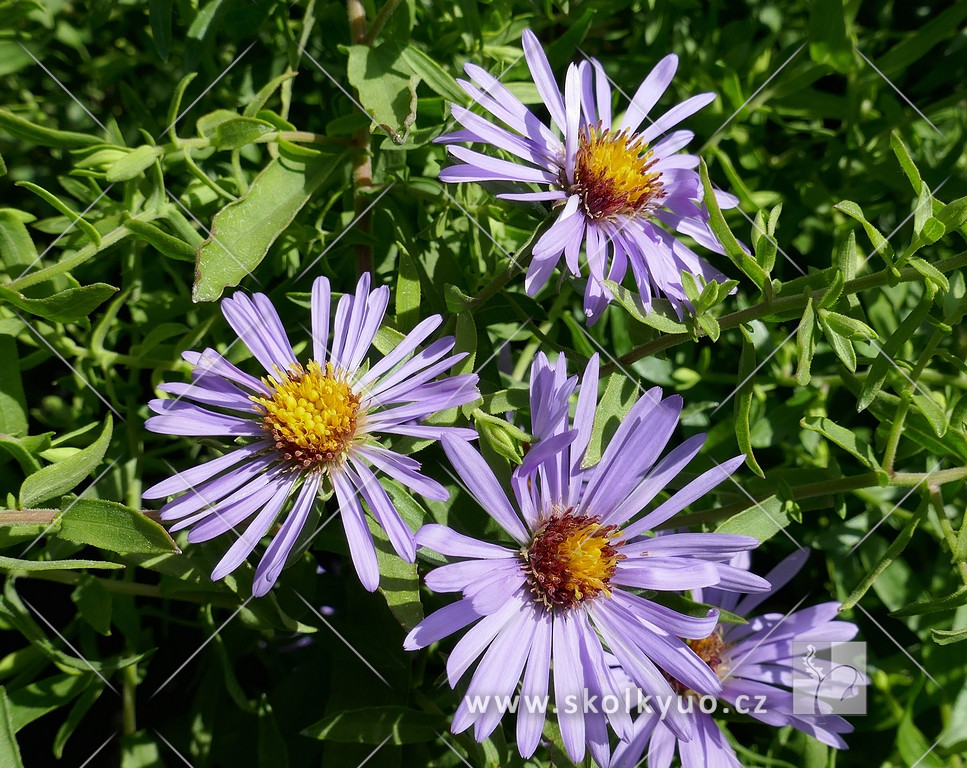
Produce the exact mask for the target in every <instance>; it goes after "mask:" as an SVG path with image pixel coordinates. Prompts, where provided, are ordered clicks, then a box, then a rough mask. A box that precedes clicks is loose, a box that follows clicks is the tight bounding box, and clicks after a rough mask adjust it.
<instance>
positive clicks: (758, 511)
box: [715, 496, 793, 541]
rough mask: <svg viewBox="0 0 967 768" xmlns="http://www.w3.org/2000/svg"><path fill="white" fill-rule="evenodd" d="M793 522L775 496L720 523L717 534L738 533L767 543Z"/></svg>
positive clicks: (785, 508)
mask: <svg viewBox="0 0 967 768" xmlns="http://www.w3.org/2000/svg"><path fill="white" fill-rule="evenodd" d="M792 521H793V520H792V518H791V517H790V516H789V512H788V510H787V507H786V505H785V504H783V503H782V502H781V501H780V500H779V499H777V498H776V497H775V496H770V497H769V498H767V499H763V500H762V501H760V502H758V503H756V504H754V505H753V506H751V507H749V508H748V509H746V510H745V511H743V512H739V513H738V514H735V515H732V517H730V518H729V519H728V520H726V521H725V522H723V523H720V524H719V526H718V528H716V529H715V532H716V533H737V534H740V535H742V536H752V537H753V538H756V539H758V540H759V541H766V540H768V539H771V538H772V537H773V536H775V535H776V534H777V533H779V531H781V530H782V529H783V528H785V527H786V526H787V525H789V523H791V522H792Z"/></svg>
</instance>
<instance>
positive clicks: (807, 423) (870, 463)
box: [799, 416, 886, 475]
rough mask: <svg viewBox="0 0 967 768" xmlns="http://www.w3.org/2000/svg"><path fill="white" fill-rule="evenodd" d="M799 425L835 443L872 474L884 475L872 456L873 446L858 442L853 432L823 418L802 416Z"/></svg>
mask: <svg viewBox="0 0 967 768" xmlns="http://www.w3.org/2000/svg"><path fill="white" fill-rule="evenodd" d="M799 423H800V424H801V425H802V426H803V427H804V428H806V429H808V430H810V431H811V432H818V433H819V434H821V435H822V436H823V437H825V438H826V439H827V440H830V441H832V442H833V443H836V445H838V446H839V447H840V448H843V449H844V450H846V451H848V452H849V453H851V454H852V455H853V456H855V457H856V458H857V459H859V460H860V462H862V463H863V464H864V465H865V466H867V467H868V468H869V469H872V470H873V471H874V472H877V473H878V474H879V473H881V472H882V473H883V474H884V475H885V474H886V473H885V472H883V470H882V469H880V465H879V462H878V461H877V460H876V456H875V455H874V454H873V446H872V445H870V443H869V442H863V441H860V439H859V438H858V437H857V436H856V433H854V432H853V431H851V430H849V429H846V428H845V427H841V426H840V425H839V424H837V423H836V422H835V421H833V420H832V419H827V418H826V417H825V416H804V417H803V419H802V421H800V422H799Z"/></svg>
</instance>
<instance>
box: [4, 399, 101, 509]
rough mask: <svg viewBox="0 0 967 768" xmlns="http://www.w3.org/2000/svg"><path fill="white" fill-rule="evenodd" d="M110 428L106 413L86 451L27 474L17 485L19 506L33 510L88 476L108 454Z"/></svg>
mask: <svg viewBox="0 0 967 768" xmlns="http://www.w3.org/2000/svg"><path fill="white" fill-rule="evenodd" d="M113 425H114V422H113V420H112V419H111V415H110V414H108V416H107V420H106V422H105V424H104V429H103V430H102V431H101V435H100V437H98V438H97V440H95V441H94V442H93V443H91V444H90V445H89V446H87V448H84V449H83V450H81V451H78V452H77V453H75V454H74V455H73V456H70V457H68V458H66V459H64V460H63V461H59V462H57V463H56V464H52V465H50V466H48V467H44V468H43V469H41V470H40V471H39V472H34V473H33V474H32V475H28V477H27V479H26V480H24V482H23V485H22V486H20V506H21V507H23V508H28V507H36V506H37V505H38V504H40V503H42V502H44V501H47V500H48V499H53V498H54V497H57V496H61V495H63V494H65V493H67V492H68V491H70V490H71V489H73V488H74V486H76V485H77V484H78V483H80V482H81V481H82V480H83V479H84V478H85V477H87V476H88V475H89V474H91V472H93V471H94V469H95V468H96V467H97V465H98V464H100V463H101V459H103V458H104V454H105V453H106V452H107V447H108V445H110V443H111V432H112V429H113Z"/></svg>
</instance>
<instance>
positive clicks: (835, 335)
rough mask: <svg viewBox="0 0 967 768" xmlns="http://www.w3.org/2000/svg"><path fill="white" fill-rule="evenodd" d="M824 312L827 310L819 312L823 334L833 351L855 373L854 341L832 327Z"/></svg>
mask: <svg viewBox="0 0 967 768" xmlns="http://www.w3.org/2000/svg"><path fill="white" fill-rule="evenodd" d="M824 312H826V310H824V311H823V312H819V313H817V314H818V315H819V324H820V326H822V329H823V334H824V335H825V336H826V340H827V341H828V342H829V345H830V346H831V347H832V348H833V352H835V353H836V356H837V357H838V358H839V359H840V360H842V361H843V365H845V366H846V367H847V369H849V371H850V373H855V372H856V350H854V349H853V343H852V342H851V341H849V339H847V338H844V337H843V336H842V335H841V334H840V332H839V331H837V330H836V329H835V328H833V327H831V326H830V324H829V323H827V322H826V317H825V316H824ZM827 314H828V313H827Z"/></svg>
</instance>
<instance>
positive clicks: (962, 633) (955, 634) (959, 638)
mask: <svg viewBox="0 0 967 768" xmlns="http://www.w3.org/2000/svg"><path fill="white" fill-rule="evenodd" d="M930 636H931V637H932V638H933V641H934V642H935V643H936V644H937V645H953V644H954V643H962V642H964V640H967V627H965V628H964V629H933V628H931V629H930Z"/></svg>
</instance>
